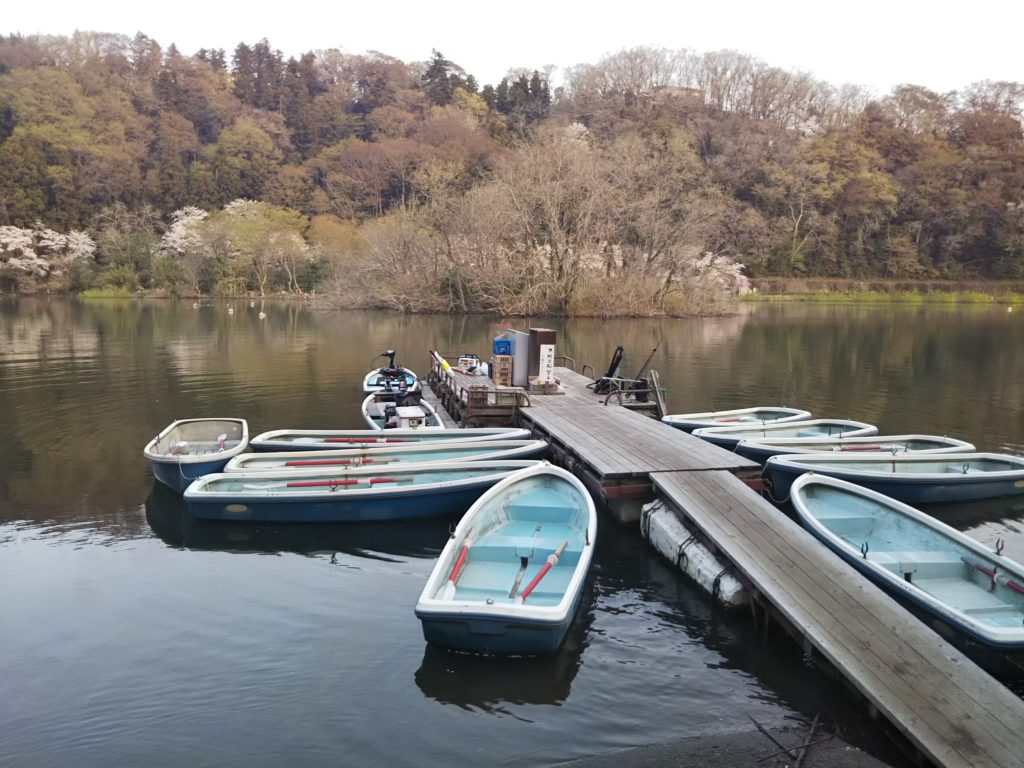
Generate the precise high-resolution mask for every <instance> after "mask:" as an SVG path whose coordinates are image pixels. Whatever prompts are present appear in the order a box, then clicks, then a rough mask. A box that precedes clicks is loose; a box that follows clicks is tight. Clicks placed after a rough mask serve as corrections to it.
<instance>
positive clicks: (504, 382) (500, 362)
mask: <svg viewBox="0 0 1024 768" xmlns="http://www.w3.org/2000/svg"><path fill="white" fill-rule="evenodd" d="M492 378H493V379H494V383H495V384H497V385H498V386H499V387H511V386H512V355H495V356H494V371H493V377H492Z"/></svg>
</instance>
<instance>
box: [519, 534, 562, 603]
mask: <svg viewBox="0 0 1024 768" xmlns="http://www.w3.org/2000/svg"><path fill="white" fill-rule="evenodd" d="M567 546H569V540H568V539H566V540H565V541H563V542H562V546H560V547H559V548H558V549H557V550H556V551H555V552H553V553H551V554H550V555H548V561H547V562H546V563H544V567H543V568H541V569H540V571H539V572H538V573H537V575H536V576H534V577H533V581H531V582H530V583H529V584H527V585H526V589H524V590H523V591H522V592H520V593H519V597H520V599H522V600H525V599H526V598H528V597H529V596H530V593H531V592H533V590H534V589H535V588H536V587H537V585H538V584H540V580H541V579H543V578H544V577H545V576H547V573H548V571H550V570H551V569H552V568H554V567H555V566H556V565H558V558H560V557H561V556H562V554H563V553H564V552H565V548H566V547H567Z"/></svg>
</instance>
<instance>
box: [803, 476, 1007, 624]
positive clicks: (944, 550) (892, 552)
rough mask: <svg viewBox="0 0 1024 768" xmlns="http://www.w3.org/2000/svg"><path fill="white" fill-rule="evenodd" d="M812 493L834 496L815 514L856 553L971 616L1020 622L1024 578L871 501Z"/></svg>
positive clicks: (822, 492)
mask: <svg viewBox="0 0 1024 768" xmlns="http://www.w3.org/2000/svg"><path fill="white" fill-rule="evenodd" d="M815 495H816V496H818V497H819V498H821V497H823V496H824V497H828V498H829V499H830V500H834V503H830V504H829V505H828V508H827V509H824V510H822V511H820V512H818V513H816V515H815V517H816V518H817V519H818V521H819V522H820V523H821V524H822V525H823V526H824V527H825V528H827V529H828V530H829V531H831V532H832V533H833V534H834V535H835V536H837V537H838V538H839V539H841V540H842V541H843V542H844V543H845V544H846V545H847V546H848V547H849V548H851V549H852V550H853V551H854V552H859V553H860V556H862V557H865V558H866V559H868V560H870V561H872V562H874V563H876V564H877V565H879V566H881V567H882V568H885V569H886V570H887V571H889V572H890V573H893V574H895V575H897V576H900V577H902V578H903V579H904V580H905V581H908V582H910V583H912V584H914V585H915V586H916V587H918V588H919V589H921V590H923V591H924V592H927V593H928V594H930V595H932V596H933V597H935V598H936V599H937V600H940V601H941V602H943V603H946V604H947V605H949V606H951V607H953V608H955V609H956V610H958V611H960V612H961V613H963V614H965V615H967V616H969V617H970V618H971V619H973V620H975V621H979V622H984V623H987V624H990V625H993V626H997V627H1006V628H1019V627H1022V626H1024V577H1022V576H1020V575H1017V574H1014V573H1012V572H1004V571H1003V570H1002V569H1000V568H999V567H997V566H996V563H995V562H994V559H993V558H988V559H986V558H985V557H983V556H982V555H980V554H978V553H976V552H975V551H973V550H971V549H969V548H967V547H964V546H962V545H960V544H959V543H958V542H956V541H955V540H953V539H948V538H946V537H945V536H943V535H942V534H941V533H939V532H937V531H933V530H931V529H927V528H921V527H920V526H919V525H915V524H914V523H913V521H911V520H908V519H907V518H905V517H904V516H903V515H900V514H898V513H896V512H894V511H892V510H889V509H887V508H886V507H884V506H881V505H877V504H874V503H872V502H871V501H870V500H867V499H861V498H859V497H852V496H850V495H848V494H843V493H842V492H837V491H834V490H832V489H827V488H820V489H815Z"/></svg>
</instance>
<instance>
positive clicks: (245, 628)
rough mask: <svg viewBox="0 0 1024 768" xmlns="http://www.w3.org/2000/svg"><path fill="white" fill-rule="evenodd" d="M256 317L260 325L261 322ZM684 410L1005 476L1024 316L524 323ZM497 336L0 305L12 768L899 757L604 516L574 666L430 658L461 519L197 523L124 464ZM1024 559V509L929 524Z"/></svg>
mask: <svg viewBox="0 0 1024 768" xmlns="http://www.w3.org/2000/svg"><path fill="white" fill-rule="evenodd" d="M260 312H263V313H265V317H262V318H261V317H260V315H259V313H260ZM531 324H532V325H541V326H544V327H552V328H554V329H555V330H556V331H557V332H558V342H557V349H556V352H557V354H565V355H569V356H571V357H573V358H574V359H575V360H576V362H577V364H578V365H582V364H583V363H589V364H590V365H592V366H593V367H594V368H596V369H597V370H598V372H599V373H602V372H603V371H604V369H605V368H606V366H607V363H608V359H609V357H610V355H611V353H612V350H613V349H614V347H615V346H616V345H617V344H622V345H624V346H625V348H626V360H625V364H624V366H623V371H624V372H625V373H629V374H632V373H635V371H636V369H638V368H639V367H640V366H641V364H642V363H643V361H644V360H645V358H647V356H648V354H649V353H650V351H651V350H652V349H654V348H655V347H657V352H656V353H655V355H654V357H653V359H652V362H651V365H652V367H653V368H655V369H656V370H658V371H659V372H660V373H661V376H662V382H663V384H664V385H665V386H666V387H667V388H668V400H669V405H670V407H671V410H674V411H677V412H683V411H698V410H707V409H712V408H732V407H741V406H747V405H755V404H758V405H760V404H764V405H776V404H778V405H790V406H799V407H802V408H806V409H808V410H811V411H812V412H813V413H814V414H815V415H816V416H832V417H843V418H855V419H859V420H863V421H868V422H873V423H875V424H877V425H878V426H879V428H880V429H881V430H882V431H883V432H887V433H902V432H920V433H938V434H948V435H953V436H957V437H960V438H964V439H967V440H970V441H971V442H974V443H975V444H976V445H977V447H978V448H979V450H994V451H1010V452H1014V453H1024V352H1022V350H1024V312H1019V311H1015V312H1007V310H1006V308H1005V307H927V308H891V307H881V308H879V307H870V308H864V307H850V306H816V305H812V306H779V307H775V306H754V307H746V308H742V312H741V314H739V315H737V316H735V317H728V318H716V319H706V320H635V321H589V320H574V321H567V322H562V321H552V320H540V321H536V322H535V323H530V322H528V321H516V322H515V323H514V324H512V327H517V328H520V329H523V330H525V329H526V328H528V327H529V326H530V325H531ZM502 327H505V326H502V325H501V324H500V323H499V322H498V321H497V320H495V319H494V318H480V317H409V316H401V315H392V314H378V313H366V312H323V311H314V310H310V309H308V308H305V307H303V306H300V305H298V304H283V305H282V304H266V305H263V304H259V303H257V304H256V306H250V304H249V302H237V303H228V302H213V301H203V302H201V303H200V305H199V306H198V307H193V303H192V302H180V303H175V302H143V301H138V302H136V301H122V302H79V301H71V300H65V299H54V300H45V299H42V300H36V299H32V300H26V299H22V300H12V299H7V300H3V301H0V435H2V439H0V467H3V471H2V474H0V584H2V585H3V590H2V594H3V598H2V600H0V765H4V766H7V765H11V766H15V765H17V766H23V765H30V766H34V767H35V766H65V765H69V764H73V765H75V766H79V767H82V766H86V767H88V766H97V767H99V766H109V765H160V766H177V765H182V766H204V765H211V766H213V765H217V766H223V765H245V766H278V765H280V764H282V763H284V762H285V761H288V762H293V763H297V764H300V765H327V764H331V765H364V766H368V765H381V766H385V765H386V766H417V768H423V767H424V766H427V767H429V766H451V765H500V766H547V765H554V764H556V763H559V762H562V761H566V760H570V759H574V758H579V757H585V756H589V755H595V754H603V753H608V752H611V751H614V750H617V749H622V748H626V747H631V746H636V745H644V744H652V743H658V742H666V741H671V740H675V739H679V738H684V737H689V736H701V735H709V734H716V733H724V732H731V731H739V730H749V729H750V727H751V722H750V718H754V719H756V720H757V721H758V722H759V723H762V724H764V725H766V726H773V725H781V724H784V723H787V722H790V723H791V722H794V721H797V720H806V721H810V720H811V719H813V718H814V716H815V715H817V714H819V713H822V719H823V722H826V723H827V722H830V721H831V722H833V723H835V724H836V726H837V727H838V729H839V730H840V732H841V733H842V735H843V736H844V737H845V738H846V739H847V740H848V741H850V742H852V743H854V744H857V745H860V746H862V747H864V748H866V749H868V750H870V751H872V752H874V753H875V754H877V755H879V756H881V757H883V758H884V759H886V760H889V761H890V762H892V763H893V764H900V758H899V757H898V756H897V755H895V754H894V752H893V750H892V748H891V747H890V746H889V745H888V743H887V742H886V741H885V739H884V738H883V737H881V736H880V734H879V732H878V729H877V727H876V726H875V725H873V724H872V723H871V722H870V721H867V720H866V719H865V718H863V717H862V716H861V714H860V713H859V712H858V710H857V708H856V706H854V704H853V702H852V700H851V697H850V696H849V695H848V694H847V693H846V692H845V690H844V689H843V688H842V687H841V686H840V685H839V684H837V683H836V682H834V681H832V680H830V679H829V678H828V677H826V676H825V675H823V674H821V673H819V672H818V671H816V670H815V669H813V668H812V667H809V666H808V664H807V663H806V662H805V660H804V659H803V657H802V656H801V653H800V651H799V649H798V648H797V647H796V645H795V644H794V643H792V642H791V641H789V640H788V639H787V638H786V637H785V636H783V635H782V633H781V631H778V630H773V631H772V632H770V633H769V634H768V636H767V638H765V637H762V635H761V633H760V631H758V630H756V629H755V627H754V626H753V624H752V623H751V622H750V619H749V617H748V616H747V615H745V614H744V613H743V612H740V615H732V614H723V613H722V612H720V611H718V610H716V609H715V607H714V606H713V605H712V604H711V603H710V601H709V600H708V599H706V598H705V596H704V595H703V594H702V593H701V592H699V591H698V590H697V589H696V588H694V587H693V586H692V585H691V584H690V583H689V582H687V581H686V580H685V579H683V578H682V577H679V576H677V575H676V573H675V572H674V571H673V570H672V569H671V568H669V567H668V566H667V565H666V564H665V563H663V562H662V561H661V560H660V559H659V558H658V556H657V555H655V554H653V553H652V552H650V551H649V550H648V549H647V548H646V547H645V545H644V544H643V543H642V541H641V539H640V538H639V535H638V534H637V533H636V532H635V531H633V530H631V529H624V528H621V527H617V526H616V524H615V523H614V522H613V521H611V520H610V519H608V518H602V520H601V531H600V534H599V538H598V547H597V554H596V558H595V565H594V568H593V573H592V577H591V580H590V583H589V586H588V590H587V595H586V599H585V600H584V603H583V605H582V607H581V610H580V614H579V616H578V617H577V622H576V623H575V624H574V626H573V629H572V630H571V632H570V636H569V639H568V641H567V643H566V645H565V647H564V648H563V649H562V650H561V651H560V652H559V653H558V654H555V655H553V656H551V657H547V658H542V659H504V660H503V659H487V658H475V657H469V656H459V655H454V654H449V653H446V652H442V651H437V650H436V649H433V648H430V647H428V646H426V644H425V643H424V641H423V638H422V635H421V631H420V626H419V623H418V622H417V621H416V619H415V617H414V615H413V606H414V604H415V602H416V599H417V597H418V596H419V592H420V589H421V587H422V584H423V582H424V581H425V580H426V578H427V575H428V574H429V572H430V569H431V566H432V564H433V558H434V557H436V555H437V553H438V552H439V551H440V549H441V547H442V546H443V544H444V541H445V539H446V537H447V530H448V525H449V521H447V520H440V521H430V522H424V523H416V524H402V523H398V524H380V525H352V526H291V527H289V526H277V527H275V526H259V527H257V526H232V525H218V524H200V523H198V522H197V523H195V524H193V523H192V522H191V520H190V518H189V516H188V515H187V512H186V510H185V507H184V505H183V503H182V502H181V500H180V498H178V497H176V496H174V495H173V494H171V493H170V492H168V491H166V490H165V489H164V488H163V487H162V486H159V485H156V484H155V483H154V482H153V480H152V477H151V475H150V474H149V470H148V467H147V466H146V463H145V461H144V459H143V457H142V447H143V445H145V443H146V442H147V441H148V440H149V439H150V438H152V437H153V436H154V435H155V434H156V433H157V432H158V431H159V430H160V429H162V428H163V427H164V426H166V425H167V424H168V423H170V422H171V421H172V420H174V419H177V418H187V417H197V416H241V417H244V418H246V419H248V421H249V425H250V430H251V432H252V434H256V433H259V432H262V431H266V430H270V429H277V428H283V427H337V428H360V427H362V422H361V419H360V416H359V413H358V411H359V402H360V401H361V399H362V394H361V393H360V389H359V385H360V382H361V379H362V376H363V375H364V373H365V372H366V371H367V370H368V369H369V368H370V367H371V360H372V358H373V357H374V355H376V354H377V353H378V352H380V351H382V350H383V349H385V348H387V347H389V346H393V347H395V348H397V349H398V351H399V362H401V363H404V364H405V365H408V366H409V367H411V368H413V369H414V370H418V371H420V373H421V374H423V373H425V372H426V369H427V367H428V350H430V349H438V350H440V351H441V352H443V353H446V354H458V353H464V352H478V353H480V354H481V355H484V354H486V353H487V351H488V349H489V345H490V341H489V340H490V338H491V337H492V336H493V335H494V334H495V333H496V332H497V331H498V330H500V329H501V328H502ZM935 514H939V515H941V516H942V517H943V519H945V520H946V521H947V522H950V523H951V524H953V525H955V526H956V527H958V528H961V529H963V530H966V531H968V532H969V533H970V534H971V535H973V536H975V537H977V538H979V539H981V540H982V541H985V542H987V543H992V542H994V541H995V539H996V538H997V537H1002V538H1004V539H1005V540H1006V554H1008V555H1009V556H1011V557H1014V558H1016V559H1018V560H1024V524H1022V523H1024V500H1019V501H1013V500H1011V501H1000V502H996V503H986V504H980V505H972V506H963V507H953V508H944V509H942V510H940V511H939V512H936V513H935Z"/></svg>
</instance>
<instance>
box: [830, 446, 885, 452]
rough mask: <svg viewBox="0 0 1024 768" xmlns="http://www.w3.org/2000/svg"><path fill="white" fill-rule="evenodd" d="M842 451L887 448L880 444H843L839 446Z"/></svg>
mask: <svg viewBox="0 0 1024 768" xmlns="http://www.w3.org/2000/svg"><path fill="white" fill-rule="evenodd" d="M839 450H840V451H882V450H885V449H884V448H883V447H882V446H880V445H841V446H839Z"/></svg>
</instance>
